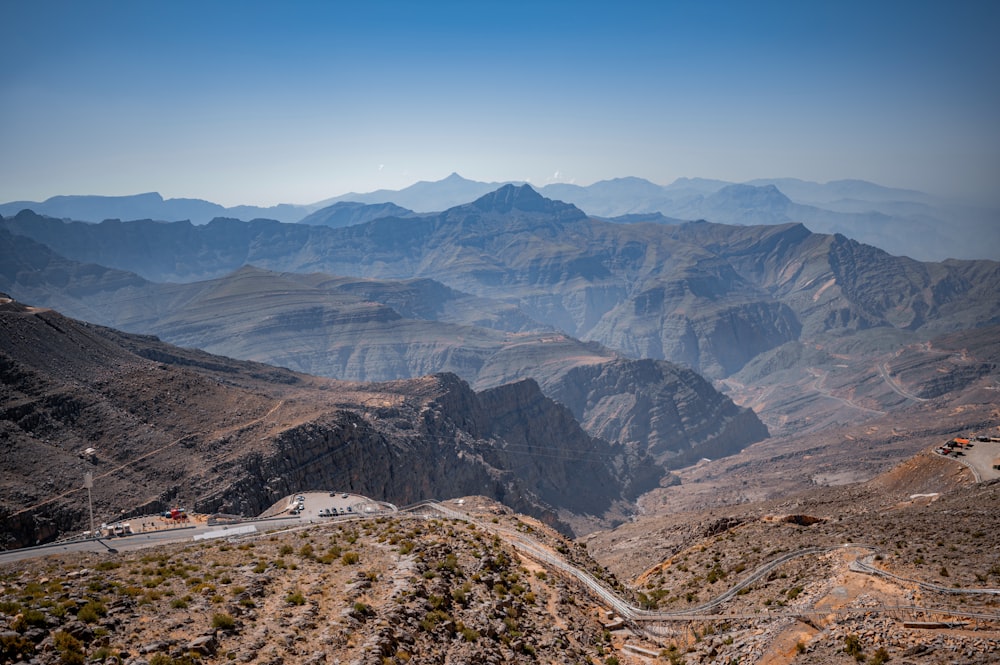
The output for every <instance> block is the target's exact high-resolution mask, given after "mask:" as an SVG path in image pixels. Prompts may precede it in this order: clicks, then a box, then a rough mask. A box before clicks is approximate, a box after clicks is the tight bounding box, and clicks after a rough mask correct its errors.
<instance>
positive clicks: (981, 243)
mask: <svg viewBox="0 0 1000 665" xmlns="http://www.w3.org/2000/svg"><path fill="white" fill-rule="evenodd" d="M505 184H521V183H495V182H494V183H486V182H478V181H473V180H467V179H465V178H463V177H461V176H460V175H458V174H456V173H453V174H451V175H449V176H448V177H446V178H444V179H442V180H438V181H434V182H426V181H421V182H417V183H415V184H413V185H410V186H409V187H406V188H403V189H400V190H377V191H374V192H368V193H354V192H352V193H349V194H344V195H341V196H337V197H334V198H331V199H326V200H324V201H320V202H317V203H312V204H307V205H292V204H282V205H278V206H274V207H270V208H260V207H255V206H235V207H231V208H225V207H223V206H220V205H218V204H215V203H211V202H209V201H203V200H199V199H163V198H162V197H161V196H160V195H159V194H156V193H148V194H139V195H135V196H120V197H108V196H57V197H53V198H51V199H48V200H46V201H43V202H35V201H15V202H10V203H4V204H0V215H3V216H13V215H15V214H17V213H18V212H20V211H21V210H24V209H30V210H33V211H34V212H37V213H39V214H42V215H47V216H50V217H57V218H60V219H73V220H79V221H86V222H100V221H103V220H105V219H119V220H138V219H149V220H157V221H181V220H188V221H191V222H192V223H194V224H205V223H208V222H209V221H211V220H212V219H215V218H219V217H226V218H232V219H240V220H253V219H272V220H277V221H281V222H302V223H305V224H322V225H327V226H347V225H352V224H359V223H364V222H367V221H371V220H373V219H376V218H378V217H386V216H393V217H403V216H417V215H422V214H427V213H432V212H438V211H443V210H447V209H449V208H452V207H455V206H458V205H461V204H463V203H467V202H469V201H472V200H474V199H477V198H479V197H481V196H483V195H485V194H488V193H489V192H492V191H494V190H496V189H498V188H499V187H501V186H503V185H505ZM537 191H538V192H539V193H540V194H542V195H543V196H545V197H546V198H550V199H553V200H559V201H564V202H567V203H571V204H573V205H575V206H576V207H578V208H580V209H581V210H583V211H584V212H585V213H586V214H587V215H591V216H595V217H600V218H604V219H609V220H611V221H618V222H624V223H630V222H635V221H657V222H660V223H676V222H678V221H681V220H689V221H693V220H706V221H710V222H716V223H723V224H744V225H753V224H782V223H786V222H798V223H802V224H805V225H806V226H807V227H808V228H809V229H810V230H811V231H814V232H818V233H841V234H843V235H845V236H847V237H849V238H852V239H854V240H857V241H859V242H863V243H865V244H869V245H873V246H875V247H879V248H881V249H884V250H886V251H888V252H890V253H892V254H897V255H905V256H910V257H912V258H916V259H919V260H943V259H946V258H988V259H1000V211H996V210H986V209H978V208H973V207H968V206H962V205H959V204H957V203H955V202H952V201H948V200H944V199H940V198H937V197H934V196H931V195H928V194H925V193H922V192H918V191H914V190H906V189H897V188H889V187H883V186H880V185H877V184H874V183H871V182H866V181H863V180H839V181H833V182H828V183H825V184H820V183H815V182H808V181H804V180H798V179H794V178H776V179H763V180H754V181H750V182H747V183H742V184H740V183H731V182H725V181H721V180H707V179H699V178H680V179H678V180H676V181H675V182H673V183H671V184H669V185H657V184H655V183H652V182H650V181H648V180H643V179H641V178H634V177H626V178H616V179H612V180H604V181H600V182H596V183H594V184H592V185H589V186H586V187H583V186H579V185H572V184H566V183H555V184H549V185H545V186H542V187H538V188H537ZM358 204H366V206H368V207H366V206H359V205H358ZM390 204H391V206H390Z"/></svg>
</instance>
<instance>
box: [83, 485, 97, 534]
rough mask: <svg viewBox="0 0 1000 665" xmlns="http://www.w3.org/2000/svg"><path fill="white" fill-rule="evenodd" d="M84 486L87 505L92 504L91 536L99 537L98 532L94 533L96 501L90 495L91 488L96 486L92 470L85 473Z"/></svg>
mask: <svg viewBox="0 0 1000 665" xmlns="http://www.w3.org/2000/svg"><path fill="white" fill-rule="evenodd" d="M83 486H84V487H86V488H87V505H88V506H90V537H91V538H97V534H96V533H94V502H93V500H92V499H91V497H90V488H92V487H93V486H94V474H93V472H92V471H87V472H85V473H84V474H83Z"/></svg>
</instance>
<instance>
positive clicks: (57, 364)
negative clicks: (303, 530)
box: [0, 298, 636, 546]
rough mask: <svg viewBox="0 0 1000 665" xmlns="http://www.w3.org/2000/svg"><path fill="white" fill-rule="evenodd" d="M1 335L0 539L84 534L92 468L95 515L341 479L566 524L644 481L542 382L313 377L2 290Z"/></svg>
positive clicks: (232, 501)
mask: <svg viewBox="0 0 1000 665" xmlns="http://www.w3.org/2000/svg"><path fill="white" fill-rule="evenodd" d="M0 330H2V333H3V334H2V335H0V372H2V376H3V385H2V391H3V392H2V400H0V404H2V405H3V408H2V410H0V431H2V433H3V445H4V464H5V473H4V476H3V479H2V481H0V514H2V516H3V524H4V533H3V539H4V541H3V542H4V544H5V546H14V545H25V544H32V543H34V542H36V541H42V540H48V539H51V538H53V537H55V536H57V535H59V534H61V533H65V532H66V531H68V530H71V529H82V528H84V526H83V514H82V511H81V509H80V506H81V505H82V504H81V498H82V497H83V495H84V493H83V488H82V481H83V474H84V472H91V473H92V474H93V476H94V480H95V486H94V491H93V499H94V507H95V513H96V514H97V516H98V519H99V520H108V519H111V518H112V517H117V516H119V515H120V514H122V512H123V511H124V512H125V513H126V514H129V513H134V512H136V511H140V510H156V509H161V508H162V507H164V506H167V505H169V504H171V503H174V502H183V503H185V504H187V505H189V506H193V507H195V508H197V509H199V510H205V511H213V510H225V511H233V512H243V513H246V514H255V513H257V512H259V511H260V510H262V509H263V508H265V507H267V506H269V505H271V503H273V502H274V501H275V500H276V499H278V498H280V497H281V496H285V495H287V494H289V493H291V492H294V491H301V490H305V489H325V488H331V487H336V488H350V489H353V490H355V491H356V492H359V493H362V494H367V495H369V496H371V497H373V498H376V499H384V500H389V501H393V502H397V503H409V502H412V501H415V500H419V499H425V498H444V497H448V496H455V495H466V494H473V493H477V494H486V495H489V496H492V497H494V498H497V499H499V500H502V501H504V502H505V503H507V504H508V505H510V506H511V507H513V508H515V509H517V510H520V511H523V512H528V513H531V514H534V515H536V516H538V517H540V518H542V519H544V520H546V521H548V522H550V523H553V524H555V523H556V522H557V518H556V513H557V511H568V512H570V513H575V512H576V511H581V512H586V513H588V514H593V515H595V516H597V517H600V516H602V515H603V513H604V512H606V511H607V510H608V509H609V508H611V507H612V506H614V505H618V504H621V502H622V500H623V496H624V494H625V493H626V492H627V491H630V490H631V491H632V492H633V493H634V491H635V487H636V483H635V479H634V478H632V477H630V476H629V473H630V470H632V468H633V467H630V466H629V465H627V464H619V463H618V462H617V460H616V458H615V457H614V456H613V452H609V450H610V448H609V446H608V444H607V443H605V442H602V441H599V440H595V439H593V438H591V437H590V436H588V435H586V434H585V433H584V432H583V431H582V430H581V429H580V428H579V425H578V424H577V423H576V422H575V421H574V420H573V419H572V417H571V416H570V414H569V413H568V411H566V410H565V409H564V408H562V407H559V406H558V405H556V404H555V403H553V402H552V401H551V400H549V399H548V398H546V397H545V396H544V395H542V393H541V392H540V391H539V389H538V387H537V385H535V384H534V383H533V382H522V383H520V384H516V385H514V386H511V387H506V388H498V389H497V390H496V391H493V392H491V393H487V394H485V395H482V396H481V395H479V394H477V393H475V392H474V391H473V390H472V389H471V388H470V387H469V386H468V384H466V383H465V382H463V381H461V380H460V379H458V378H457V377H455V376H453V375H437V376H431V377H424V378H418V379H411V380H406V381H397V382H391V383H384V384H357V383H343V382H337V381H332V380H326V379H317V378H314V377H309V376H306V375H301V374H295V373H293V372H290V371H288V370H282V369H278V368H274V367H269V366H267V365H261V364H256V363H249V362H242V361H235V360H230V359H228V358H222V357H218V356H211V355H209V354H206V353H203V352H199V351H192V350H186V349H181V348H177V347H172V346H170V345H168V344H165V343H163V342H161V341H159V340H158V339H156V338H153V337H143V336H137V335H128V334H125V333H121V332H118V331H115V330H112V329H108V328H102V327H99V326H95V325H92V324H85V323H82V322H79V321H75V320H72V319H68V318H66V317H63V316H61V315H59V314H57V313H55V312H52V311H47V310H39V309H35V308H31V307H28V306H24V305H21V304H19V303H16V302H14V301H11V300H9V299H6V298H5V299H3V306H2V307H0ZM508 437H509V438H508ZM88 449H89V450H88ZM581 459H584V460H587V461H588V462H589V463H588V464H585V465H584V468H583V471H582V472H581V474H580V475H579V476H577V475H576V474H575V473H574V469H575V468H576V466H577V465H578V463H579V461H580V460H581ZM581 482H585V483H589V485H582V484H580V483H581ZM585 495H586V499H585V500H584V499H581V498H580V497H582V496H585Z"/></svg>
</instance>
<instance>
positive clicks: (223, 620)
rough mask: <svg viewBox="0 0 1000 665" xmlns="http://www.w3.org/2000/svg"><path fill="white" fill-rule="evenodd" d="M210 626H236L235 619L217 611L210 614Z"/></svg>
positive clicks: (219, 628)
mask: <svg viewBox="0 0 1000 665" xmlns="http://www.w3.org/2000/svg"><path fill="white" fill-rule="evenodd" d="M212 628H215V629H217V630H232V629H233V628H236V619H234V618H233V617H232V615H230V614H226V613H225V612H218V613H216V614H213V615H212ZM149 665H153V663H152V662H150V664H149Z"/></svg>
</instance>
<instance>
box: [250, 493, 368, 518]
mask: <svg viewBox="0 0 1000 665" xmlns="http://www.w3.org/2000/svg"><path fill="white" fill-rule="evenodd" d="M387 508H388V505H387V504H383V503H379V502H377V501H372V500H371V499H369V498H368V497H364V496H361V495H358V494H352V493H350V492H343V491H330V492H300V493H298V494H292V495H289V496H287V497H285V498H284V499H282V500H280V501H278V502H277V503H275V504H274V506H272V507H271V508H270V509H269V510H267V511H266V512H265V513H264V515H265V516H268V517H277V516H283V515H297V516H298V517H300V518H302V519H305V520H310V521H312V520H318V519H331V518H334V517H340V516H347V515H368V514H371V513H376V512H381V511H383V510H386V509H387Z"/></svg>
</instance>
